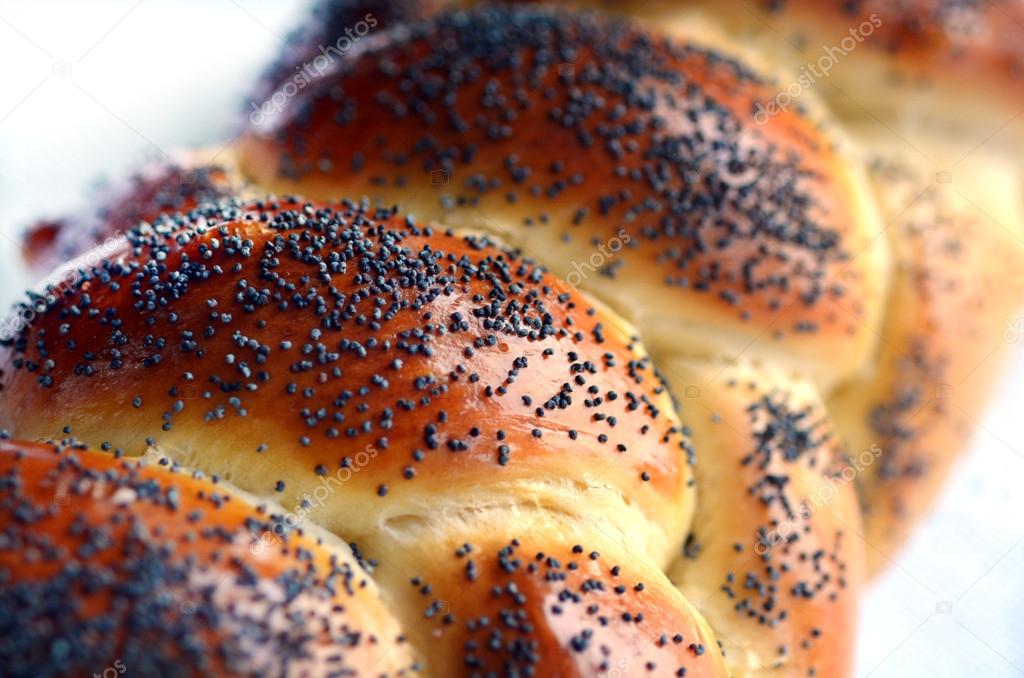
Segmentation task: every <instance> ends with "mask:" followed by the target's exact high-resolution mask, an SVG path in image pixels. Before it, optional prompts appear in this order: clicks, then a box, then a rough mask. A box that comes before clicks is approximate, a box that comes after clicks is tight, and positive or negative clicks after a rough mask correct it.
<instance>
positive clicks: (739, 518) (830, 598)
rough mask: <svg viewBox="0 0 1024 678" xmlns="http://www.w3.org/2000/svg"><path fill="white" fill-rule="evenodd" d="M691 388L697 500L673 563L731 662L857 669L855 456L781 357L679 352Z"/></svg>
mask: <svg viewBox="0 0 1024 678" xmlns="http://www.w3.org/2000/svg"><path fill="white" fill-rule="evenodd" d="M665 369H666V372H667V374H668V376H669V379H670V380H671V381H672V384H673V387H674V388H675V389H678V392H680V393H686V394H688V395H687V397H686V399H685V400H684V405H685V407H684V409H683V418H684V423H685V424H686V425H687V426H688V427H689V428H690V429H691V430H692V432H693V436H694V440H695V441H698V442H699V443H700V444H701V445H702V447H701V448H700V449H699V450H698V452H701V450H703V452H702V453H700V454H699V455H698V458H697V463H696V466H695V478H696V480H697V492H698V496H699V497H700V502H699V503H698V506H697V513H696V515H695V516H694V522H693V528H692V532H691V533H690V535H689V537H688V538H687V541H686V546H685V548H684V550H683V554H682V557H681V558H680V559H679V560H678V561H677V562H676V563H675V564H674V565H673V566H672V567H671V568H670V570H669V575H670V577H671V578H672V581H673V582H675V583H676V585H678V586H679V587H680V589H681V590H682V591H683V593H684V595H686V597H687V598H688V599H689V600H691V601H693V602H694V604H695V605H697V607H698V609H699V610H700V611H701V612H702V613H703V614H704V615H705V617H706V618H707V620H708V622H709V623H710V624H711V626H712V627H713V628H714V629H715V632H716V633H717V635H718V638H719V640H720V641H721V642H722V644H723V647H724V650H725V656H726V662H727V663H728V665H729V668H730V671H731V672H732V675H735V676H774V675H792V676H807V675H817V676H847V675H852V670H853V656H854V649H855V647H856V642H855V639H856V635H857V616H858V615H857V610H858V605H859V598H860V591H861V588H862V582H863V564H862V561H863V549H864V547H863V544H862V543H861V537H860V534H861V527H860V507H859V505H858V503H857V488H856V485H855V482H854V478H855V477H856V475H857V469H859V468H863V467H864V466H865V465H866V464H869V463H873V462H874V461H875V459H876V457H875V456H874V455H870V460H866V459H863V460H862V459H860V458H859V457H858V458H854V459H851V460H847V459H844V458H843V456H842V455H841V454H840V450H839V447H840V443H839V440H838V438H837V437H836V436H835V434H834V432H833V428H832V424H831V422H830V420H829V417H828V414H827V412H826V410H825V408H824V406H823V404H822V403H821V401H820V399H819V398H818V396H817V394H816V393H815V391H814V388H813V386H811V385H810V384H808V383H806V382H805V381H802V380H799V379H793V378H791V377H789V376H788V375H786V374H784V373H782V372H780V371H778V370H772V369H765V368H759V367H756V366H753V365H750V364H746V363H744V364H739V365H734V366H725V365H714V364H708V363H704V364H698V363H693V362H688V361H679V360H676V361H669V362H667V363H666V365H665Z"/></svg>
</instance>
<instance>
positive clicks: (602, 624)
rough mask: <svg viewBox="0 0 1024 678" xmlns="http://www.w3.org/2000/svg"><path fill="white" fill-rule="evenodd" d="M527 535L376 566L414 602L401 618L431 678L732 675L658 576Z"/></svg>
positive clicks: (551, 537) (638, 565)
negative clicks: (401, 566)
mask: <svg viewBox="0 0 1024 678" xmlns="http://www.w3.org/2000/svg"><path fill="white" fill-rule="evenodd" d="M494 531H495V532H497V531H498V530H494ZM527 531H528V533H530V536H529V537H524V538H523V539H522V540H520V539H516V538H511V539H509V538H506V539H502V538H501V537H500V536H498V534H487V535H480V536H479V537H478V538H473V539H458V538H457V537H456V536H454V535H453V536H452V538H451V539H450V540H449V541H448V542H447V543H439V544H437V545H436V546H434V547H432V548H430V549H423V550H421V552H420V554H419V555H418V557H417V558H416V559H415V561H414V562H410V563H408V564H409V565H410V566H411V567H412V569H408V568H406V570H407V571H402V572H401V573H397V574H396V573H394V572H391V573H389V572H387V570H388V564H389V563H391V562H392V561H391V560H390V559H387V558H385V559H384V564H383V565H382V566H381V570H380V572H379V573H378V577H379V578H381V580H382V581H383V582H384V583H386V584H388V585H389V586H388V588H389V589H391V590H399V591H404V592H406V593H407V594H408V595H407V597H408V598H411V601H406V602H405V605H404V606H403V607H400V608H399V614H403V613H404V615H405V617H406V618H407V619H408V620H409V621H408V622H407V625H406V626H407V628H409V629H410V636H411V638H413V639H414V642H419V643H421V644H422V645H424V646H426V647H430V648H432V653H431V657H430V670H431V671H432V672H433V675H438V676H455V675H465V674H468V675H481V676H483V675H503V676H511V675H520V676H522V675H547V676H566V677H570V676H573V677H575V676H578V677H580V678H582V677H584V676H595V675H616V674H623V675H628V674H635V675H642V676H681V675H685V676H687V677H688V678H693V677H694V676H708V677H715V678H724V677H725V676H726V675H728V674H727V672H726V670H725V667H724V664H723V662H722V657H721V652H720V651H719V648H718V646H717V643H716V641H715V638H714V635H713V634H712V633H711V631H710V629H709V628H708V626H707V623H706V622H705V621H704V620H703V618H702V617H701V616H700V614H699V613H697V612H696V611H695V610H694V609H693V608H692V606H691V605H690V604H689V603H688V602H687V601H686V600H685V599H684V598H683V597H682V596H681V595H680V594H679V593H678V591H676V590H675V589H674V588H673V587H672V585H671V583H670V582H669V581H668V580H667V578H666V577H665V575H664V574H663V573H662V572H661V571H659V570H657V569H655V568H653V567H650V566H649V565H646V564H645V563H644V561H643V560H642V559H638V558H635V557H628V556H627V557H626V558H625V559H619V557H620V556H617V555H613V554H609V553H608V552H606V551H605V550H604V548H602V547H594V546H589V547H588V546H587V545H585V544H572V542H565V541H564V539H565V536H566V534H565V533H561V534H559V533H558V532H557V531H555V532H552V533H549V534H547V535H546V536H541V535H539V534H537V532H536V530H535V529H533V526H530V525H527ZM602 543H603V544H604V545H607V546H611V544H608V543H607V542H606V541H602ZM531 545H533V546H531Z"/></svg>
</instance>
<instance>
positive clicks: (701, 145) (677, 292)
mask: <svg viewBox="0 0 1024 678" xmlns="http://www.w3.org/2000/svg"><path fill="white" fill-rule="evenodd" d="M375 38H376V42H374V43H373V45H372V46H368V47H367V48H366V49H362V50H360V51H358V52H356V53H353V54H352V55H350V58H348V59H347V60H345V61H344V62H339V63H337V64H335V67H334V68H333V69H332V71H331V72H329V73H328V74H325V75H324V76H323V77H321V78H320V79H318V80H317V81H316V82H315V83H313V84H312V85H310V86H309V87H307V88H305V89H303V90H302V91H300V92H298V93H297V94H296V96H295V97H294V98H293V99H291V100H290V101H289V102H288V104H287V106H286V107H285V108H284V110H282V111H281V112H279V113H278V114H277V115H275V116H273V117H272V118H269V119H268V120H266V121H265V122H264V124H263V125H261V126H257V127H255V128H254V129H253V130H252V131H251V133H250V134H249V135H248V136H246V137H244V138H243V139H242V140H241V142H240V146H239V149H240V159H239V164H240V167H241V169H242V171H243V172H244V173H245V174H246V175H247V176H248V177H250V178H251V179H252V180H254V181H255V182H256V183H258V184H260V185H262V186H266V187H272V188H274V189H275V190H280V191H297V192H301V193H304V194H307V195H310V196H313V197H327V198H330V197H338V196H340V195H360V194H366V195H370V196H373V197H376V198H379V199H381V200H382V201H384V202H385V203H386V204H391V203H399V204H401V205H402V207H403V209H405V210H407V211H409V212H411V213H413V214H415V215H416V217H417V218H419V219H423V220H427V221H433V220H438V221H442V222H445V223H449V224H460V225H465V226H470V227H473V228H483V229H489V230H491V231H495V232H498V233H500V234H501V235H502V237H503V238H506V239H508V240H509V241H511V242H513V243H515V244H517V245H520V246H522V247H523V248H524V249H527V250H529V251H530V252H531V253H534V254H535V255H537V256H538V257H540V259H541V260H542V261H543V262H544V263H545V264H546V265H548V266H549V267H550V268H551V269H552V270H553V271H554V272H555V273H556V274H559V275H561V276H563V277H565V278H567V279H569V281H570V282H572V283H573V284H577V282H578V284H579V285H580V286H581V287H582V288H584V289H587V290H590V291H593V292H594V293H596V294H597V295H599V296H600V297H601V298H602V299H604V300H606V301H608V303H610V304H612V305H613V306H615V307H616V308H617V309H619V310H620V311H621V312H623V313H625V314H627V316H628V317H630V318H631V319H632V320H634V322H636V323H637V324H638V326H639V327H640V329H641V331H643V333H644V334H645V336H646V337H647V338H648V341H651V342H655V343H657V342H659V341H660V339H659V338H658V337H656V336H653V335H664V336H665V337H666V340H667V337H669V336H671V337H673V338H674V339H675V340H676V342H679V341H680V340H679V337H680V335H682V336H683V339H682V342H683V343H688V344H690V345H691V348H692V351H693V352H695V353H703V354H708V353H719V352H721V353H725V354H727V355H735V354H738V353H739V352H741V351H742V350H744V348H746V347H748V346H749V347H750V350H752V351H754V352H755V353H758V354H771V355H775V356H778V357H779V359H782V360H788V361H791V362H793V363H796V362H798V361H799V362H800V363H801V364H803V365H809V366H810V369H811V370H813V371H815V372H816V376H817V377H820V380H821V381H822V382H823V383H829V382H832V381H834V380H835V379H837V378H839V377H841V376H842V375H843V374H847V373H849V372H850V371H852V370H854V369H856V366H857V365H858V362H859V361H860V360H862V359H863V358H864V357H865V356H866V355H867V353H868V352H869V351H870V350H871V347H872V338H871V336H870V334H869V333H867V332H866V330H865V329H864V327H863V325H862V324H861V321H866V322H868V323H869V324H870V323H873V322H874V321H875V319H876V318H877V314H878V312H879V308H880V300H881V296H882V294H883V291H884V281H885V276H884V273H883V270H884V269H883V267H884V254H880V253H878V252H877V251H873V254H872V255H871V256H868V257H860V258H858V259H856V260H854V261H851V255H852V254H853V253H855V252H858V251H860V250H861V249H863V247H864V245H866V244H867V242H869V241H870V239H871V237H873V236H874V235H875V234H876V232H877V231H878V230H879V228H880V225H879V224H878V222H877V218H876V216H877V215H876V214H875V212H874V210H873V208H872V206H871V205H870V204H868V202H867V199H866V196H867V193H866V185H865V184H864V182H863V179H862V177H861V176H860V175H859V173H858V172H857V170H856V169H851V165H850V164H848V163H847V162H846V161H845V160H844V158H843V157H842V156H841V155H840V154H839V153H838V152H837V151H836V150H835V149H834V148H833V146H832V144H831V141H830V139H829V138H828V137H827V136H825V135H824V134H822V133H821V132H820V131H819V130H818V129H817V128H816V127H815V126H814V125H813V124H812V123H811V122H810V121H809V120H808V119H806V118H805V117H803V116H802V115H800V114H798V113H796V112H793V111H789V112H786V113H784V114H782V115H778V116H775V117H772V118H771V119H769V120H767V121H766V122H765V123H764V124H763V125H761V124H758V122H757V121H756V120H755V115H756V114H755V103H756V102H757V101H759V100H762V99H767V98H770V97H771V96H773V95H774V94H775V92H776V86H775V85H774V84H772V83H771V82H769V81H768V80H765V79H763V78H762V77H761V76H760V75H758V74H757V73H755V72H754V71H752V70H750V69H749V68H747V67H746V66H745V65H744V64H743V63H740V62H738V61H736V60H733V59H731V58H729V57H728V56H725V55H723V54H721V53H717V52H714V51H710V50H707V49H704V48H701V47H698V46H696V45H694V44H677V43H672V42H669V41H666V40H663V39H661V38H656V37H652V36H651V35H650V34H648V33H646V32H643V31H640V30H638V29H636V28H634V27H632V26H631V25H629V24H627V23H624V22H620V21H613V20H609V19H604V18H600V17H597V16H593V15H580V14H567V13H563V12H559V11H557V10H554V9H551V8H542V9H538V8H531V7H528V8H518V9H510V8H507V7H504V8H493V7H492V8H485V9H480V10H475V11H471V12H468V13H458V12H455V13H443V14H440V15H438V16H437V17H436V18H434V19H433V20H431V21H430V22H428V23H426V24H424V25H422V26H417V27H409V28H407V29H404V30H394V31H391V32H390V33H382V34H379V35H377V36H375ZM607 250H611V254H609V253H608V252H607ZM595 255H597V257H598V259H600V261H599V262H598V263H597V265H594V264H593V263H592V262H593V260H594V256H595ZM574 264H575V266H574ZM581 267H582V269H583V271H582V272H581V271H580V269H581ZM831 296H837V297H841V298H842V299H843V300H844V301H845V302H846V306H848V307H849V308H852V309H854V315H853V317H851V316H850V315H848V314H845V313H842V312H840V311H839V310H838V309H836V308H835V307H834V306H833V305H832V304H829V303H828V299H829V297H831ZM655 300H657V301H655ZM648 326H650V327H651V328H656V329H655V330H654V331H651V330H650V329H649V327H648ZM762 336H763V337H764V339H765V340H764V341H753V340H754V339H755V338H761V337H762ZM825 346H828V347H829V348H828V350H827V351H826V350H825V349H823V347H825ZM798 356H799V357H798Z"/></svg>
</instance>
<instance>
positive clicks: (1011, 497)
mask: <svg viewBox="0 0 1024 678" xmlns="http://www.w3.org/2000/svg"><path fill="white" fill-rule="evenodd" d="M303 8H304V3H301V2H283V1H276V2H275V1H264V0H206V1H204V2H200V1H198V0H196V1H185V2H170V1H169V0H141V1H140V0H123V1H115V0H102V1H97V0H93V1H90V2H82V1H81V0H79V1H76V2H67V3H62V2H40V1H39V0H33V1H28V0H26V1H23V2H22V1H18V0H0V76H2V77H0V83H2V87H0V303H2V305H3V308H4V309H6V308H7V306H8V305H9V304H10V302H11V301H12V300H13V299H14V298H15V297H16V296H17V295H18V293H19V291H20V290H21V289H22V288H23V287H24V286H25V285H27V284H29V282H31V281H28V280H26V279H25V277H24V275H25V274H24V271H22V270H21V268H20V262H19V257H18V251H17V250H18V235H19V233H20V232H21V230H22V229H23V227H24V226H25V224H26V223H28V221H29V220H30V219H32V218H35V217H38V216H40V215H55V214H60V213H61V211H62V209H66V208H68V207H69V206H71V205H73V204H75V203H76V202H78V201H81V200H82V199H84V198H85V197H87V195H88V191H89V189H90V187H91V186H95V181H96V180H97V179H98V178H100V177H101V176H102V175H103V174H105V175H107V176H117V175H118V173H119V171H122V170H124V169H126V168H130V167H132V166H134V165H137V164H139V162H140V161H142V160H143V159H147V158H154V157H160V156H161V154H162V153H163V152H168V151H173V150H174V149H177V148H182V147H191V146H197V145H218V144H219V143H223V141H224V140H226V139H229V138H230V135H231V133H232V132H233V130H235V129H237V127H238V125H239V123H240V121H242V120H243V119H244V116H245V115H246V111H248V102H247V101H245V98H244V97H245V94H246V93H247V91H248V90H249V88H250V87H251V85H252V83H253V82H254V78H255V76H256V74H257V73H258V72H259V71H260V70H261V68H262V67H263V66H264V65H265V64H266V63H268V62H269V61H270V60H271V59H272V58H273V57H274V56H275V54H276V53H277V50H278V49H279V47H280V44H281V37H282V36H283V35H284V34H285V33H286V32H287V30H288V28H289V27H290V26H292V25H294V23H295V22H296V21H298V19H299V17H300V16H301V15H302V11H303ZM1022 274H1024V273H1022ZM1022 343H1024V342H1022ZM999 350H1000V353H1001V354H1005V353H1010V354H1012V355H1011V356H1009V357H1010V361H1009V362H1010V363H1011V364H1012V365H1013V369H1012V370H1011V371H1010V372H1009V373H1008V374H1007V375H1006V378H1005V380H1004V384H1003V386H1002V388H1001V389H1000V390H999V392H998V393H997V394H996V396H995V397H996V400H997V402H998V404H997V406H996V407H995V408H994V409H993V410H992V411H991V412H989V414H988V415H987V416H986V417H985V418H984V421H983V430H981V431H979V433H978V434H977V437H976V439H975V443H974V445H973V447H972V449H971V451H970V453H969V454H968V455H967V456H966V458H965V459H964V460H963V462H962V463H960V465H959V466H958V467H957V468H956V469H955V471H954V474H953V477H952V481H951V483H950V485H949V487H948V488H947V490H946V492H945V494H944V495H943V498H942V500H941V503H940V505H939V508H938V510H937V511H936V512H935V514H934V516H933V517H932V518H931V520H930V521H929V522H928V523H927V524H926V525H925V526H924V528H923V529H922V530H921V531H920V532H919V533H918V535H917V537H916V539H915V540H914V541H913V543H912V544H911V546H910V548H909V549H908V550H907V551H906V552H904V553H903V554H902V555H901V556H899V557H898V558H897V560H896V562H895V564H894V566H893V567H892V568H891V570H890V571H889V573H888V574H887V575H886V576H884V577H883V578H882V579H881V580H880V581H879V582H878V583H877V584H876V585H875V586H874V587H873V589H872V590H871V591H870V593H869V594H868V596H867V600H866V603H865V605H864V609H863V621H862V624H861V630H860V638H859V647H860V650H859V655H860V656H859V662H858V669H857V675H858V676H875V677H878V678H881V677H883V676H884V677H888V676H893V677H902V676H963V675H969V676H976V677H982V676H985V677H989V676H991V677H1000V676H1019V675H1024V519H1022V518H1024V492H1022V491H1021V489H1020V483H1021V479H1022V478H1024V455H1022V452H1021V451H1022V450H1024V433H1022V430H1021V429H1022V427H1021V425H1020V423H1021V419H1022V418H1024V384H1022V379H1021V376H1022V374H1024V360H1022V353H1021V350H1020V349H1019V348H1018V346H1017V345H1013V344H1008V345H1006V346H1004V347H1002V348H1000V349H999ZM1003 357H1006V356H1005V355H1004V356H1003Z"/></svg>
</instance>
